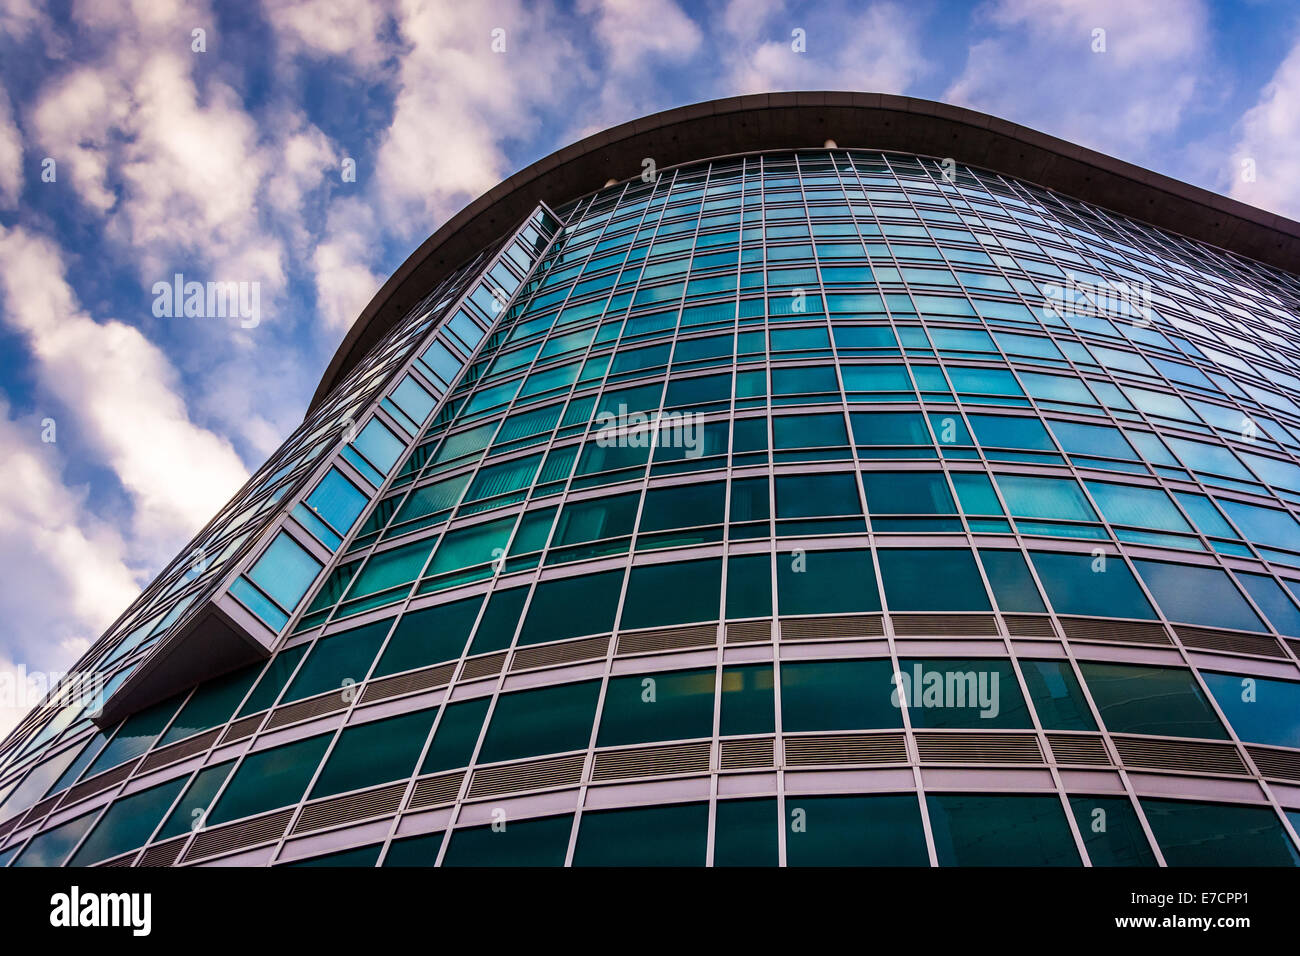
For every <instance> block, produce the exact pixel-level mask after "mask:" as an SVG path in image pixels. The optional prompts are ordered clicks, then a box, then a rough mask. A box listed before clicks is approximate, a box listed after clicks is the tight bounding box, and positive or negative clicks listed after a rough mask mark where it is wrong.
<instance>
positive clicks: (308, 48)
mask: <svg viewBox="0 0 1300 956" xmlns="http://www.w3.org/2000/svg"><path fill="white" fill-rule="evenodd" d="M264 7H265V10H266V15H267V18H268V19H269V20H270V21H271V26H272V27H273V28H274V29H275V33H276V39H277V40H278V41H279V43H280V44H281V45H282V46H283V48H284V51H285V52H287V53H288V54H289V55H291V56H295V55H299V54H306V55H309V56H313V57H342V58H345V59H346V60H347V63H348V65H349V66H350V67H352V68H361V69H369V68H371V67H374V66H376V65H378V64H380V63H381V62H383V61H384V60H385V59H386V58H387V57H388V56H389V55H390V53H391V50H390V49H389V48H388V46H387V45H386V44H385V43H384V42H383V34H384V33H385V32H386V30H387V28H388V21H389V20H390V18H391V15H392V4H391V3H390V2H388V0H266V2H265V4H264Z"/></svg>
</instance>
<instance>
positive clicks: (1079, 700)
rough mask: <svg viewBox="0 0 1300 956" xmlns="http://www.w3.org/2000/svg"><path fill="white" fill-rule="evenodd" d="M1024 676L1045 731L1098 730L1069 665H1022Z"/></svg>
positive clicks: (1039, 663) (1064, 662) (1040, 663)
mask: <svg viewBox="0 0 1300 956" xmlns="http://www.w3.org/2000/svg"><path fill="white" fill-rule="evenodd" d="M1020 672H1021V673H1022V674H1023V675H1024V677H1025V686H1026V687H1028V688H1029V697H1030V699H1031V700H1032V701H1033V702H1034V710H1035V711H1037V712H1038V720H1039V723H1041V724H1042V725H1043V729H1044V730H1096V729H1097V722H1096V721H1095V720H1093V719H1092V712H1091V711H1090V710H1089V709H1088V701H1087V700H1086V699H1085V698H1084V696H1083V689H1082V688H1081V687H1080V686H1079V681H1078V680H1077V679H1076V678H1075V676H1074V671H1073V670H1071V669H1070V663H1069V661H1026V660H1022V661H1021V662H1020Z"/></svg>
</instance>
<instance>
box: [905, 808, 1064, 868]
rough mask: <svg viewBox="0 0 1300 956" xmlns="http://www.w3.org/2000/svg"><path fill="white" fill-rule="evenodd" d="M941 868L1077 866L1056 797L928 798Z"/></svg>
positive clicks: (931, 825) (931, 826)
mask: <svg viewBox="0 0 1300 956" xmlns="http://www.w3.org/2000/svg"><path fill="white" fill-rule="evenodd" d="M925 800H926V806H927V807H928V808H929V811H930V830H931V832H932V833H933V834H934V849H935V853H936V854H937V856H938V858H939V865H940V866H1079V865H1080V864H1081V861H1080V859H1079V851H1078V850H1077V849H1076V848H1075V845H1074V837H1073V835H1072V834H1071V832H1070V824H1069V821H1068V820H1066V817H1065V811H1064V810H1063V809H1062V807H1061V801H1060V800H1059V799H1058V798H1057V797H1054V796H1052V797H1049V796H1036V795H1035V796H1002V795H987V796H986V795H982V794H966V793H931V794H927V795H926V798H925Z"/></svg>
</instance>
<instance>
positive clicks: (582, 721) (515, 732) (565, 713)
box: [479, 681, 600, 763]
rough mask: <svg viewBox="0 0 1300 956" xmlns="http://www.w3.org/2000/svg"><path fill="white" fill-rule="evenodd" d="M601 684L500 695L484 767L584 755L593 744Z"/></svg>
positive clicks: (482, 754)
mask: <svg viewBox="0 0 1300 956" xmlns="http://www.w3.org/2000/svg"><path fill="white" fill-rule="evenodd" d="M599 693H600V681H583V682H582V683H578V684H562V685H560V686H558V687H544V688H541V689H539V690H524V691H517V692H515V693H512V694H502V695H501V697H500V698H499V699H498V700H497V704H496V708H495V709H494V710H493V711H492V720H491V722H490V723H489V724H488V730H487V736H486V737H485V738H484V740H483V749H482V751H481V752H480V754H479V762H480V763H495V762H497V761H498V760H517V759H519V758H520V757H536V756H539V755H541V754H551V753H565V752H567V751H570V750H582V749H584V748H585V747H586V746H587V744H588V743H589V742H590V740H591V727H592V723H593V722H594V720H595V718H596V697H597V695H598V694H599Z"/></svg>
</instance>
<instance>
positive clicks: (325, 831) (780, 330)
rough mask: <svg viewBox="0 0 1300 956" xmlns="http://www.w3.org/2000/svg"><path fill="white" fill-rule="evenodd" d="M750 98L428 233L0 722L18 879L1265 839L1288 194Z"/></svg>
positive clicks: (1295, 561) (1293, 727)
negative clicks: (104, 867)
mask: <svg viewBox="0 0 1300 956" xmlns="http://www.w3.org/2000/svg"><path fill="white" fill-rule="evenodd" d="M759 99H760V100H761V101H762V102H760V103H755V102H753V100H752V98H744V99H743V100H730V101H719V102H718V103H715V104H704V105H703V106H702V107H689V108H685V109H683V110H677V111H671V112H670V113H667V114H660V115H659V116H657V117H651V118H649V120H647V121H643V123H641V124H637V125H636V127H635V128H633V127H631V126H629V127H620V128H618V129H616V130H613V131H609V132H607V133H605V134H601V135H600V136H597V137H594V138H593V139H591V140H588V141H584V142H583V143H579V144H575V145H574V146H571V147H568V148H567V149H566V150H562V151H561V152H560V153H557V154H555V155H554V156H553V157H548V159H546V160H543V161H541V162H540V163H539V164H537V165H536V166H534V167H530V169H529V170H526V171H525V172H524V173H521V174H520V175H519V176H517V177H514V178H512V179H511V180H510V181H507V183H505V184H503V185H502V187H499V188H498V190H494V191H493V193H490V194H488V196H487V197H484V199H482V200H480V201H478V202H477V203H475V204H474V205H472V206H471V207H469V208H468V209H467V210H466V211H465V212H464V213H462V214H461V215H459V216H458V217H456V219H454V220H452V222H451V223H449V224H448V225H447V226H446V227H444V228H443V229H442V230H440V231H439V233H437V234H435V236H434V237H432V238H431V240H430V241H429V243H426V245H425V246H424V247H421V250H420V251H418V252H417V253H416V255H414V256H413V257H412V259H411V260H410V261H409V262H408V263H407V264H406V265H404V266H403V267H402V270H400V271H399V273H398V274H397V275H396V276H394V278H393V280H390V282H389V283H388V285H386V286H385V288H384V290H382V291H381V293H380V294H379V296H377V298H376V300H375V302H374V303H372V305H371V307H370V308H368V309H367V310H366V313H365V314H364V315H363V316H362V318H361V319H360V320H359V321H358V324H357V326H356V327H354V329H353V330H352V331H351V332H350V333H349V336H348V339H347V340H346V341H345V342H344V344H343V346H342V347H341V348H340V352H339V355H338V356H336V358H335V361H334V362H333V363H332V364H331V366H330V368H329V370H327V373H326V376H325V379H324V380H323V381H322V384H321V387H320V389H319V390H318V392H317V395H316V397H315V399H314V400H313V402H312V406H311V409H310V410H309V412H308V414H307V416H306V418H305V420H304V422H303V424H302V425H301V426H300V427H299V428H298V430H297V431H296V432H295V433H294V434H293V435H292V436H290V438H289V439H288V440H287V441H286V442H285V444H284V446H283V447H282V448H281V449H280V450H279V451H278V452H277V453H276V454H275V455H274V456H273V457H272V458H271V460H270V461H268V462H267V463H266V464H265V465H264V466H263V467H262V468H261V469H260V470H259V471H258V472H257V473H256V474H255V475H254V476H253V478H252V479H251V480H250V481H249V483H248V484H247V485H246V486H245V488H244V489H243V490H242V491H241V492H240V493H239V494H238V495H237V496H236V497H235V499H234V500H232V501H231V502H230V503H229V504H228V505H227V506H226V508H225V509H224V510H223V511H222V512H221V513H220V514H219V515H218V516H217V517H216V518H215V519H214V520H213V521H212V522H211V523H210V524H209V525H208V526H207V527H206V528H204V529H203V531H202V532H201V533H200V534H199V535H198V536H197V537H196V538H195V540H194V541H193V542H192V543H191V544H190V545H189V546H188V547H187V548H186V549H185V550H184V552H183V553H182V554H181V555H180V556H178V557H177V559H176V560H175V562H174V563H173V564H172V565H171V566H170V567H168V568H167V569H166V570H165V571H164V572H163V573H162V574H161V575H159V577H158V578H157V580H155V581H154V582H153V583H152V584H151V585H150V586H149V587H148V588H147V589H146V590H145V591H144V593H143V594H142V595H141V596H140V597H139V599H138V600H137V601H136V602H135V603H134V604H133V605H132V606H131V607H130V608H129V609H128V610H127V611H126V612H125V613H124V614H123V615H122V616H121V617H120V618H119V619H118V620H117V621H116V622H115V623H114V625H113V626H112V627H111V628H110V629H109V630H108V632H107V633H106V634H105V635H104V636H103V637H102V639H101V640H99V641H98V642H97V643H96V644H95V645H94V647H93V648H92V649H91V650H90V651H89V652H88V653H87V655H86V656H85V658H84V659H83V660H82V661H81V662H80V663H79V665H78V666H77V668H76V672H75V673H74V674H73V675H70V676H69V677H68V678H67V679H65V680H64V682H63V683H62V684H61V685H60V686H59V687H58V688H57V689H56V690H55V691H54V692H53V693H52V694H51V696H50V698H49V699H48V700H47V701H46V702H45V703H43V704H42V705H41V706H40V707H38V708H36V709H35V710H34V711H33V712H32V713H31V714H30V715H29V716H28V717H27V718H26V719H25V720H24V721H23V722H22V723H21V724H20V725H19V726H18V727H17V728H16V729H15V730H14V732H13V733H12V734H11V735H10V736H9V737H8V739H7V740H6V741H5V742H4V744H3V745H2V746H0V865H7V866H27V865H58V864H71V865H88V864H99V863H106V864H108V865H114V866H170V865H190V864H204V863H214V862H222V863H242V864H247V865H284V864H291V863H292V864H320V865H361V866H373V865H383V866H412V865H448V866H449V865H464V864H471V865H472V864H479V865H482V864H526V865H564V864H571V865H588V864H606V865H608V864H681V865H695V864H711V865H719V866H721V865H732V864H750V865H778V864H785V865H792V866H793V865H815V864H840V865H911V866H934V865H938V866H948V865H958V866H960V865H982V864H991V863H1000V864H1017V863H1018V864H1026V865H1075V866H1078V865H1091V866H1115V865H1137V866H1144V865H1169V866H1177V865H1195V864H1218V865H1233V864H1241V865H1246V864H1271V865H1288V866H1290V865H1295V864H1297V863H1300V849H1298V845H1297V832H1298V831H1300V606H1298V604H1297V602H1298V601H1300V522H1298V521H1297V516H1300V277H1298V276H1297V273H1296V267H1295V263H1296V262H1297V261H1300V255H1298V254H1297V236H1300V232H1297V227H1296V224H1295V223H1289V222H1287V221H1286V220H1280V219H1278V217H1273V216H1269V215H1267V214H1264V213H1260V212H1259V211H1258V210H1252V209H1249V208H1248V207H1244V206H1241V205H1239V204H1236V203H1232V202H1230V201H1228V200H1222V199H1221V198H1219V197H1209V194H1203V193H1200V191H1198V190H1193V189H1192V188H1191V187H1186V186H1183V185H1182V184H1178V183H1173V182H1172V181H1169V180H1163V179H1162V178H1161V177H1155V176H1153V175H1152V174H1142V175H1141V176H1139V175H1138V173H1142V171H1136V172H1133V167H1126V166H1124V164H1122V163H1118V162H1117V161H1114V160H1111V159H1109V158H1108V157H1103V156H1099V155H1098V154H1094V153H1088V152H1087V151H1085V150H1080V149H1078V148H1077V147H1073V146H1070V144H1064V143H1060V142H1059V141H1054V140H1050V139H1049V138H1048V137H1042V136H1039V135H1038V134H1030V133H1029V132H1028V131H1023V130H1019V131H1017V130H1018V128H1012V127H1007V128H1006V129H1001V128H999V127H998V126H997V121H991V120H990V118H988V117H980V116H979V115H978V114H972V113H969V112H967V111H961V110H955V109H952V108H950V107H943V106H939V105H937V104H924V103H921V102H920V101H915V100H906V101H904V100H901V99H897V98H891V97H879V96H877V97H869V98H863V100H864V101H865V102H859V101H858V100H856V99H853V98H851V97H849V96H848V95H847V94H845V95H844V98H843V99H842V100H841V99H836V98H835V97H834V96H832V95H829V94H828V95H825V96H824V97H823V98H822V99H817V98H816V97H806V96H804V95H796V94H790V95H788V96H772V97H766V98H759ZM885 120H889V122H885ZM944 124H948V126H945V125H944ZM1002 125H1003V126H1006V124H1002ZM949 126H951V128H952V129H951V130H949V128H948V127H949ZM948 132H952V135H951V136H948V135H947V133H948ZM831 139H833V140H835V141H836V142H838V143H840V144H843V145H836V142H831V141H829V140H831ZM823 143H825V145H822V144H823ZM854 143H857V145H853V144H854ZM999 147H1000V148H999ZM948 150H951V152H952V153H953V155H951V156H948V155H944V153H945V152H947V151H948ZM1044 156H1046V157H1047V159H1044ZM1053 157H1054V158H1053ZM1047 160H1051V161H1050V162H1049V161H1047ZM606 180H609V181H608V182H606ZM601 183H605V185H604V186H603V187H602V186H601ZM1143 210H1147V211H1146V212H1143Z"/></svg>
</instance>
